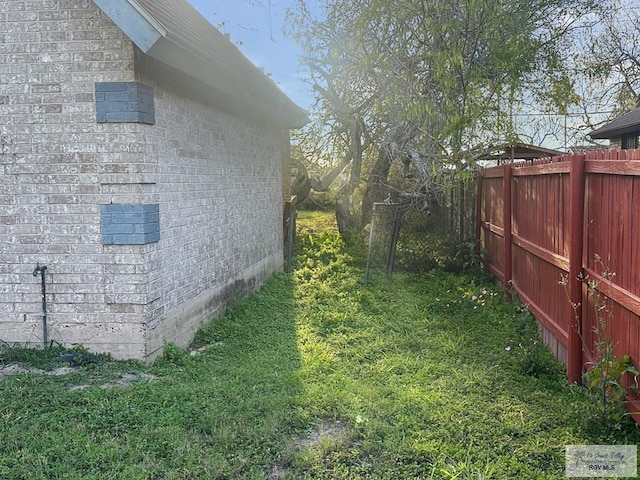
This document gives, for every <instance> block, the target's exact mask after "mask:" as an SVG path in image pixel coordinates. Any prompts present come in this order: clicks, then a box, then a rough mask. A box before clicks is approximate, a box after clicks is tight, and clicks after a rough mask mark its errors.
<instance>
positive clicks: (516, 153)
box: [476, 143, 565, 161]
mask: <svg viewBox="0 0 640 480" xmlns="http://www.w3.org/2000/svg"><path fill="white" fill-rule="evenodd" d="M564 154H565V152H561V151H559V150H553V149H551V148H545V147H539V146H536V145H528V144H526V143H513V144H508V145H498V146H491V147H489V148H487V149H485V150H484V151H483V152H481V153H480V154H478V155H477V156H476V160H508V161H513V160H535V159H537V158H548V157H557V156H560V155H564Z"/></svg>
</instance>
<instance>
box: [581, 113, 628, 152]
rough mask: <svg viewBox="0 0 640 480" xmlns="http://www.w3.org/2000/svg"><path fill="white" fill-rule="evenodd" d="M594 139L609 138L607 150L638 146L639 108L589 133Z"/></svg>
mask: <svg viewBox="0 0 640 480" xmlns="http://www.w3.org/2000/svg"><path fill="white" fill-rule="evenodd" d="M589 136H590V137H591V138H592V139H594V140H609V150H629V149H637V148H639V147H640V109H636V110H632V111H631V112H629V113H627V114H625V115H622V116H620V117H618V118H616V119H614V120H612V121H611V122H609V123H607V124H605V125H603V126H602V127H600V128H598V129H596V130H594V131H593V132H591V133H590V134H589Z"/></svg>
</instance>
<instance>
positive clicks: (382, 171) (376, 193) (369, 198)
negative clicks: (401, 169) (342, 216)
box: [360, 147, 393, 226]
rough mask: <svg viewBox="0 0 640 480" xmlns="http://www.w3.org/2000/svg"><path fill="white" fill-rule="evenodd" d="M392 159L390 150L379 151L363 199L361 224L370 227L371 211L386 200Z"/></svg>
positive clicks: (382, 149)
mask: <svg viewBox="0 0 640 480" xmlns="http://www.w3.org/2000/svg"><path fill="white" fill-rule="evenodd" d="M392 161H393V159H392V158H391V155H390V152H389V148H385V147H383V148H381V149H380V150H379V151H378V158H377V159H376V163H375V164H374V165H373V168H372V169H371V173H370V174H369V180H368V181H367V189H366V191H365V194H364V197H363V199H362V208H361V210H362V212H361V218H362V220H361V222H360V223H361V224H362V225H363V226H364V225H368V224H369V223H371V210H372V208H373V203H374V202H381V201H382V200H384V199H385V198H386V194H387V189H386V187H385V184H386V183H387V180H388V178H389V170H390V169H391V163H392Z"/></svg>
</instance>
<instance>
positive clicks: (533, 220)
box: [476, 150, 640, 421]
mask: <svg viewBox="0 0 640 480" xmlns="http://www.w3.org/2000/svg"><path fill="white" fill-rule="evenodd" d="M477 197H478V204H477V217H476V218H477V227H476V234H477V237H478V239H479V246H480V252H481V255H482V259H483V262H484V264H485V266H486V267H487V268H488V269H489V270H490V271H491V272H493V273H494V275H496V276H497V277H498V278H499V279H500V280H501V281H502V282H503V286H504V291H505V295H510V293H511V291H515V292H516V293H517V295H518V296H519V297H520V299H521V300H522V301H523V302H524V303H525V304H527V305H528V307H529V310H530V311H531V312H532V313H533V314H534V315H535V317H536V318H537V320H538V325H539V327H540V331H541V334H542V337H543V340H544V342H545V344H546V345H547V346H549V348H550V349H551V350H552V351H553V353H554V354H555V355H556V357H557V358H558V359H559V360H560V361H562V362H563V363H565V365H566V366H567V373H568V377H569V382H570V383H573V382H578V383H580V381H581V378H582V372H583V369H584V368H585V367H586V366H587V364H588V362H589V361H591V360H593V359H594V356H595V352H596V342H597V338H596V336H595V335H594V328H595V327H596V326H597V325H596V323H597V318H596V314H595V311H594V305H593V301H592V297H591V296H589V295H588V292H587V286H586V284H585V282H584V281H583V280H581V279H584V277H585V276H588V278H589V279H591V280H595V281H596V282H597V283H598V286H597V290H598V292H599V293H600V295H601V298H602V299H603V302H606V305H607V310H608V312H610V313H611V317H610V318H609V319H608V321H607V336H609V338H611V340H612V342H613V345H614V353H615V355H616V356H618V357H622V356H624V355H630V356H631V360H632V362H633V363H634V365H635V366H636V367H638V366H640V150H623V151H606V152H589V153H587V154H586V155H584V154H580V155H566V156H562V157H554V158H551V159H546V160H542V161H538V162H536V163H534V164H533V165H531V164H507V165H504V166H500V167H494V168H489V169H486V170H483V171H482V172H480V174H479V177H478V196H477ZM598 259H600V260H598ZM603 268H606V269H607V270H608V271H609V272H614V273H615V275H614V276H613V277H612V278H605V277H606V275H605V276H603ZM563 277H565V278H566V279H567V285H566V286H564V285H561V284H560V281H561V279H562V278H563ZM572 304H573V305H574V306H575V311H574V308H573V307H572ZM626 381H627V382H630V381H631V379H630V378H627V379H626ZM630 400H631V401H630V403H629V405H628V408H629V410H630V411H631V412H632V413H633V412H637V413H635V414H634V418H635V419H636V421H640V397H639V396H635V397H633V398H631V399H630Z"/></svg>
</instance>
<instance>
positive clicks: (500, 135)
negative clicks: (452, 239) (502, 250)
mask: <svg viewBox="0 0 640 480" xmlns="http://www.w3.org/2000/svg"><path fill="white" fill-rule="evenodd" d="M600 7H602V4H601V3H599V4H598V6H596V4H595V2H593V1H592V0H528V1H522V0H459V1H457V2H443V1H442V0H384V1H383V0H348V1H347V0H328V1H327V2H326V4H325V8H324V10H323V11H322V12H321V13H320V14H318V12H314V11H312V10H311V9H310V8H309V5H307V3H306V1H305V0H298V4H297V6H296V8H294V9H293V10H292V11H291V12H290V17H289V18H290V24H291V25H292V27H291V29H292V34H293V35H294V36H295V38H297V40H298V41H299V42H300V44H301V45H302V47H303V49H304V51H305V58H304V60H305V63H306V64H307V65H308V66H309V71H310V81H311V82H312V83H313V85H314V88H315V90H316V92H317V94H318V95H317V98H318V103H317V105H316V106H317V113H318V117H317V122H321V123H322V125H323V128H321V129H318V128H315V130H314V129H313V128H314V127H312V128H311V129H310V130H307V131H305V132H304V133H303V135H305V136H306V141H307V143H308V144H309V136H311V137H313V135H318V134H320V135H325V136H326V137H325V139H326V138H329V139H330V141H329V143H330V145H328V151H330V152H331V153H332V155H334V157H335V160H334V164H336V165H337V166H340V165H343V166H344V172H345V174H344V175H342V176H338V177H336V178H343V184H342V187H341V188H340V191H339V193H338V196H337V211H336V214H337V217H338V224H339V226H340V229H341V231H342V232H344V231H345V230H346V229H348V228H356V229H357V228H360V227H362V226H363V225H364V224H366V223H367V221H368V213H369V211H370V205H371V203H372V202H373V201H381V200H382V199H384V198H385V197H386V196H387V195H389V194H393V195H396V194H397V193H398V192H400V193H401V194H403V195H405V197H407V198H415V197H416V196H418V194H419V192H420V191H422V192H424V191H428V190H429V189H430V188H431V187H432V186H433V185H438V184H441V183H442V182H443V181H444V180H443V179H444V178H445V177H447V178H450V177H451V172H457V174H458V175H463V174H464V172H467V171H468V170H469V169H470V167H471V166H473V164H474V158H473V152H474V150H475V149H476V148H478V147H485V146H486V145H487V144H489V143H493V142H503V141H505V140H507V139H509V140H511V139H514V138H517V132H516V131H514V130H513V127H514V124H513V122H512V121H509V114H510V111H511V105H512V104H513V102H514V100H515V99H516V98H525V97H530V98H533V97H535V96H539V97H542V98H544V99H545V101H547V102H549V103H550V104H553V105H556V106H557V107H558V108H559V109H562V108H565V109H566V108H567V104H568V103H571V102H573V101H574V100H573V97H572V96H571V95H572V94H573V92H572V91H571V90H572V83H571V79H570V78H569V77H567V76H559V77H558V76H554V75H553V74H549V75H547V74H545V72H557V71H558V70H559V69H560V66H561V65H562V62H563V52H564V51H565V50H564V49H565V48H566V45H567V42H568V41H569V39H570V37H571V34H572V33H573V32H574V31H575V29H576V28H578V26H580V25H581V21H582V19H583V18H585V15H588V14H590V13H591V12H593V11H594V10H595V9H596V8H600ZM317 141H320V140H319V138H317ZM325 141H326V140H325ZM310 143H314V142H310ZM394 168H400V169H401V170H402V171H403V172H404V173H405V175H395V176H394V178H399V179H400V183H396V184H394V185H391V184H390V183H389V179H390V175H391V176H393V169H394ZM347 169H348V172H349V173H348V175H346V172H347ZM408 173H410V175H409V174H408ZM409 176H411V177H413V178H418V179H419V181H417V182H415V181H413V182H409V185H410V186H411V187H412V188H413V190H412V191H410V192H407V191H405V186H404V185H403V180H402V179H403V178H407V177H409ZM425 187H426V188H425Z"/></svg>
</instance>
